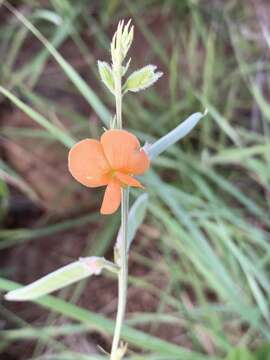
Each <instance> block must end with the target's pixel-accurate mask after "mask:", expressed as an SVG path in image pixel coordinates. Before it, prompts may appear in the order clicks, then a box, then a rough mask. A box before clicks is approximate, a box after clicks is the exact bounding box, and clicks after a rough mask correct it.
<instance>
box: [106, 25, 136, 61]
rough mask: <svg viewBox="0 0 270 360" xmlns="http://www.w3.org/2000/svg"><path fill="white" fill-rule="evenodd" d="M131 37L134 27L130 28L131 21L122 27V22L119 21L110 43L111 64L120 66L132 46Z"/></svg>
mask: <svg viewBox="0 0 270 360" xmlns="http://www.w3.org/2000/svg"><path fill="white" fill-rule="evenodd" d="M133 37H134V26H131V19H130V20H129V21H128V22H127V24H126V25H124V20H120V21H119V23H118V26H117V30H116V32H115V34H114V35H113V38H112V42H111V56H112V63H113V64H117V65H119V64H122V62H123V61H124V59H125V58H126V56H127V53H128V50H129V48H130V46H131V44H132V41H133Z"/></svg>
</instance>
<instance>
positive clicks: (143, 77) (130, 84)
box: [124, 65, 163, 93]
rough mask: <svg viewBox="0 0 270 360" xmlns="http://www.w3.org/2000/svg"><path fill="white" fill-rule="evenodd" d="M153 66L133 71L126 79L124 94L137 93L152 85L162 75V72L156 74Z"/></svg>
mask: <svg viewBox="0 0 270 360" xmlns="http://www.w3.org/2000/svg"><path fill="white" fill-rule="evenodd" d="M156 68H157V67H156V66H155V65H147V66H144V67H143V68H141V69H139V70H136V71H134V72H133V73H132V74H131V75H130V76H129V77H128V79H127V81H126V83H125V85H124V93H125V92H127V91H132V92H138V91H141V90H144V89H146V88H148V87H149V86H151V85H153V84H154V83H155V82H156V81H157V80H158V79H159V78H160V77H161V76H162V75H163V73H162V72H159V71H158V72H156V73H155V70H156Z"/></svg>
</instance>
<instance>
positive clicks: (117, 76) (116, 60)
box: [110, 24, 129, 360]
mask: <svg viewBox="0 0 270 360" xmlns="http://www.w3.org/2000/svg"><path fill="white" fill-rule="evenodd" d="M122 25H123V24H122ZM118 30H121V31H118V33H117V35H116V38H115V44H116V57H114V56H113V54H112V60H113V76H114V83H115V106H116V126H117V128H118V129H122V53H121V51H122V43H121V42H122V28H121V25H120V26H118ZM128 202H129V189H128V188H126V189H124V188H122V189H121V232H122V236H121V243H120V247H119V252H118V253H116V254H115V262H117V264H118V265H119V267H120V271H119V273H118V306H117V315H116V323H115V329H114V336H113V342H112V349H111V356H110V359H111V360H117V359H120V358H122V355H119V351H120V352H121V350H119V342H120V336H121V329H122V325H123V321H124V317H125V311H126V302H127V279H128V256H127V247H128V246H127V227H128V210H129V209H128V206H129V204H128ZM120 348H121V347H120ZM124 351H125V350H124V348H123V352H124Z"/></svg>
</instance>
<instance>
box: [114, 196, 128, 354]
mask: <svg viewBox="0 0 270 360" xmlns="http://www.w3.org/2000/svg"><path fill="white" fill-rule="evenodd" d="M121 196H122V203H121V204H122V205H121V234H122V238H121V245H120V253H119V265H120V271H119V274H118V307H117V316H116V324H115V329H114V337H113V343H112V350H111V360H116V359H117V358H116V353H117V349H118V348H119V341H120V335H121V329H122V325H123V321H124V316H125V311H126V298H127V280H128V254H127V226H128V206H129V205H128V203H129V190H128V189H122V195H121Z"/></svg>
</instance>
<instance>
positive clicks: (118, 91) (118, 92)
mask: <svg viewBox="0 0 270 360" xmlns="http://www.w3.org/2000/svg"><path fill="white" fill-rule="evenodd" d="M121 71H122V65H121V63H120V64H118V66H117V67H116V69H115V75H116V76H115V106H116V124H117V128H118V129H122V75H121Z"/></svg>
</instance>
